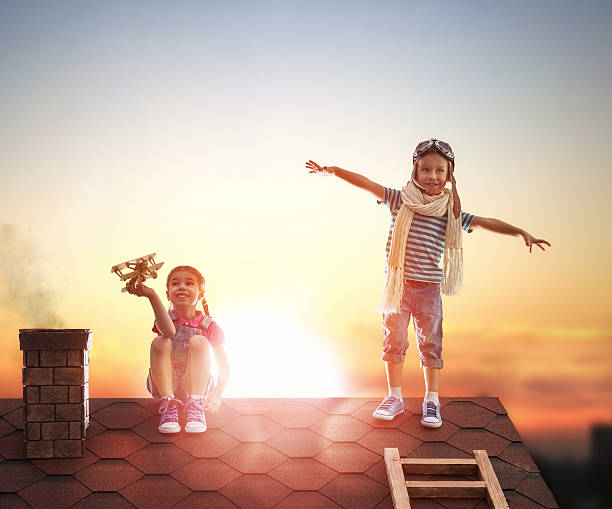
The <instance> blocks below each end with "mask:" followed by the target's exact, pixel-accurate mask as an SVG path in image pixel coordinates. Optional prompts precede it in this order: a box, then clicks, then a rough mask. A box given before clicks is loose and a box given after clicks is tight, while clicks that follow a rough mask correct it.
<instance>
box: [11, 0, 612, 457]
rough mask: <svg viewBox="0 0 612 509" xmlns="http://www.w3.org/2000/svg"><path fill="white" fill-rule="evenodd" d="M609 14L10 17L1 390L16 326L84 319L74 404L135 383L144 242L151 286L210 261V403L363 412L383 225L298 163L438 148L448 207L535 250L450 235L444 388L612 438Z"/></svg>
mask: <svg viewBox="0 0 612 509" xmlns="http://www.w3.org/2000/svg"><path fill="white" fill-rule="evenodd" d="M611 22H612V4H610V2H607V1H587V2H586V3H582V4H580V5H578V4H576V3H575V2H571V1H552V0H549V1H541V2H530V1H527V0H524V1H523V0H521V1H519V2H507V3H503V4H502V3H501V2H485V1H465V2H456V1H447V2H445V1H442V2H436V3H435V7H432V4H431V3H430V2H411V1H407V2H405V1H394V2H391V1H381V2H376V3H372V2H357V1H348V0H347V1H332V2H329V1H311V2H291V1H289V2H288V1H282V2H281V1H277V2H255V1H253V2H248V1H243V2H238V1H236V2H195V1H194V2H188V1H179V2H152V1H149V2H123V1H105V2H77V1H58V2H52V3H47V2H22V1H17V0H14V1H10V0H9V1H4V2H2V3H1V4H0V111H1V114H0V176H1V180H0V323H1V324H2V327H1V328H0V397H18V396H19V395H20V394H21V354H20V352H19V342H18V329H19V328H30V327H65V328H90V329H92V330H93V331H94V340H93V349H92V351H91V367H90V374H91V385H90V389H91V396H92V397H122V396H134V397H144V396H146V395H147V393H146V389H145V385H144V380H145V377H146V371H147V368H148V363H149V359H148V355H149V354H148V349H149V343H150V341H151V339H152V333H151V325H152V317H153V314H152V312H151V309H150V306H149V305H148V303H147V301H146V300H144V299H138V298H136V297H133V296H129V295H127V294H121V293H120V288H121V284H120V282H119V280H118V278H117V277H116V276H114V275H112V274H111V273H110V267H111V266H112V265H115V264H117V263H120V262H123V261H125V260H127V259H130V258H134V257H137V256H141V255H145V254H148V253H152V252H157V253H158V258H159V260H161V261H164V262H165V265H164V267H163V269H162V270H161V274H160V279H158V280H155V281H153V282H152V283H151V285H152V286H153V287H154V288H155V289H156V290H157V291H158V292H159V293H160V294H161V295H162V296H163V298H164V299H165V296H164V295H163V292H164V283H165V277H166V276H167V274H168V271H169V269H170V268H171V267H173V266H176V265H183V264H189V265H193V266H195V267H197V268H199V269H200V270H201V271H202V272H203V273H204V275H205V277H206V280H207V287H206V288H207V300H208V302H209V305H210V309H211V312H212V315H213V317H214V318H215V320H216V321H217V322H218V323H219V324H220V326H221V327H222V328H223V329H224V330H225V333H226V336H227V343H226V349H227V352H228V356H229V359H230V365H231V367H232V377H231V379H230V382H229V384H228V386H227V389H226V393H225V394H226V395H227V396H245V397H247V396H248V397H255V396H257V397H268V396H281V397H290V396H321V395H323V396H339V395H348V396H373V397H376V398H378V397H382V396H383V395H384V393H385V391H386V382H385V377H384V365H383V363H382V362H381V361H380V360H379V357H380V343H381V339H382V335H381V330H380V329H381V321H380V316H379V315H378V314H377V312H376V310H375V308H376V305H377V303H378V300H379V298H380V294H381V291H382V286H383V283H384V272H383V269H384V261H385V260H384V247H385V241H386V237H387V232H388V227H389V221H390V215H389V211H388V209H387V208H386V207H385V206H382V205H377V204H376V200H375V199H373V198H371V197H370V195H368V194H367V193H365V192H364V191H361V190H358V189H355V188H351V186H350V185H348V184H346V183H344V182H342V181H340V180H337V179H334V178H324V177H319V176H314V175H309V174H308V173H307V171H306V170H305V168H304V162H305V161H306V160H308V159H314V160H315V161H317V162H320V163H321V164H326V165H338V166H341V167H343V168H347V169H351V170H353V171H357V172H360V173H363V174H364V175H366V176H368V177H369V178H371V179H372V180H375V181H376V182H378V183H380V184H382V185H385V186H389V187H394V188H401V187H402V186H403V185H404V184H405V182H406V180H407V179H408V177H409V175H410V171H411V155H412V151H413V150H414V146H415V145H416V144H417V142H419V141H421V140H423V139H427V138H430V137H437V138H441V139H444V140H447V141H448V142H450V143H451V145H452V146H453V148H454V150H455V154H456V177H457V182H458V189H459V192H460V195H461V200H462V204H463V208H464V209H465V210H466V211H469V212H471V213H474V214H476V215H481V216H485V217H496V218H499V219H502V220H505V221H508V222H510V223H512V224H514V225H517V226H520V227H522V228H525V229H526V230H528V231H529V232H531V233H532V234H534V235H536V236H538V237H543V238H545V239H546V240H548V241H549V242H551V243H552V247H551V248H550V249H549V250H547V251H546V252H545V253H544V252H541V251H540V250H535V251H534V252H533V253H532V254H529V251H528V249H526V248H525V246H524V244H523V243H522V241H521V240H520V239H518V238H511V237H505V236H500V235H495V234H492V233H489V232H486V231H483V230H477V231H475V232H473V233H471V234H466V235H464V263H465V268H464V287H463V290H462V291H461V292H460V294H459V295H458V296H455V297H445V298H444V306H445V308H444V324H445V338H444V356H445V368H444V370H443V372H442V378H441V389H440V391H441V395H442V396H476V395H483V394H485V395H493V396H499V397H500V398H501V401H502V402H503V403H504V405H505V406H506V408H507V409H508V411H509V413H510V416H511V417H512V419H513V420H514V422H515V423H516V424H517V427H518V428H519V431H520V432H521V433H522V434H523V436H524V437H525V438H526V439H529V437H532V440H533V437H538V436H545V435H551V436H553V435H554V436H559V437H561V436H564V437H573V438H572V439H575V440H576V441H577V442H581V441H582V442H581V443H582V444H584V439H585V437H586V433H587V431H588V429H589V427H590V425H591V424H592V423H593V422H607V423H612V306H611V305H610V301H611V300H610V299H611V295H610V288H611V287H612V275H611V271H610V268H609V262H610V259H611V256H610V253H611V251H612V237H611V236H610V233H611V230H612V228H611V227H610V214H611V213H612V206H611V204H610V198H609V196H608V192H610V189H611V187H612V158H611V155H610V132H611V131H610V127H611V126H610V118H612V95H611V94H610V90H611V89H612V50H611V48H612V35H611V31H610V30H609V27H610V25H611ZM410 339H411V343H413V332H412V327H411V331H410ZM422 391H423V382H422V377H421V374H420V372H419V369H418V357H417V353H416V348H414V344H411V348H410V350H409V351H408V356H407V362H406V367H405V383H404V393H405V395H407V396H421V395H422ZM570 442H571V440H569V439H568V440H566V442H565V444H564V445H563V446H559V448H560V450H561V449H563V447H568V448H569V447H570V446H569V445H568V444H570Z"/></svg>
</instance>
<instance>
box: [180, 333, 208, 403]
mask: <svg viewBox="0 0 612 509" xmlns="http://www.w3.org/2000/svg"><path fill="white" fill-rule="evenodd" d="M209 375H210V353H209V348H208V340H207V339H206V338H205V337H204V336H192V337H191V339H190V341H189V357H188V358H187V371H186V373H185V384H186V386H187V393H188V394H189V395H192V394H193V395H197V396H203V395H204V390H205V389H206V387H205V384H206V382H207V381H208V377H209Z"/></svg>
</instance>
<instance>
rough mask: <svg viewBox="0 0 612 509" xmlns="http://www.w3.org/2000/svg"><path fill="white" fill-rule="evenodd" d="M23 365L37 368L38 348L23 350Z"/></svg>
mask: <svg viewBox="0 0 612 509" xmlns="http://www.w3.org/2000/svg"><path fill="white" fill-rule="evenodd" d="M23 365H24V366H25V367H27V368H37V367H38V350H27V351H25V352H23Z"/></svg>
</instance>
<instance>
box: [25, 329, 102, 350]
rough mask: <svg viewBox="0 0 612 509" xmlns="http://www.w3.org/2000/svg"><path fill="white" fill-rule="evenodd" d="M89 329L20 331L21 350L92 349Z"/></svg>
mask: <svg viewBox="0 0 612 509" xmlns="http://www.w3.org/2000/svg"><path fill="white" fill-rule="evenodd" d="M92 339H93V333H92V332H91V331H90V330H89V329H19V348H20V349H21V350H76V349H85V350H90V349H91V341H92Z"/></svg>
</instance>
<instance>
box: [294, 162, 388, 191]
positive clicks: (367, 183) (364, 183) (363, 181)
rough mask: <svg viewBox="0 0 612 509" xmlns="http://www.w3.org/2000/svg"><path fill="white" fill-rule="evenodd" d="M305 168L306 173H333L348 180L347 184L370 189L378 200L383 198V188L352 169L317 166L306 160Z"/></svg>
mask: <svg viewBox="0 0 612 509" xmlns="http://www.w3.org/2000/svg"><path fill="white" fill-rule="evenodd" d="M306 168H308V170H309V172H308V173H322V174H327V175H335V176H336V177H338V178H341V179H342V180H344V181H346V182H348V183H349V184H353V185H354V186H357V187H359V188H361V189H365V190H366V191H370V193H372V194H373V195H374V196H376V198H378V199H379V200H382V199H383V193H384V191H385V188H384V187H383V186H381V185H380V184H377V183H376V182H372V181H371V180H370V179H369V178H366V177H364V176H363V175H359V173H354V172H352V171H348V170H343V169H342V168H339V167H338V166H319V165H318V164H317V163H315V162H314V161H308V162H307V163H306Z"/></svg>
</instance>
